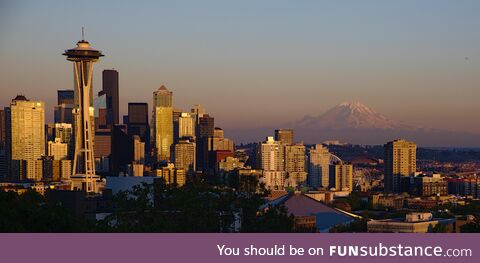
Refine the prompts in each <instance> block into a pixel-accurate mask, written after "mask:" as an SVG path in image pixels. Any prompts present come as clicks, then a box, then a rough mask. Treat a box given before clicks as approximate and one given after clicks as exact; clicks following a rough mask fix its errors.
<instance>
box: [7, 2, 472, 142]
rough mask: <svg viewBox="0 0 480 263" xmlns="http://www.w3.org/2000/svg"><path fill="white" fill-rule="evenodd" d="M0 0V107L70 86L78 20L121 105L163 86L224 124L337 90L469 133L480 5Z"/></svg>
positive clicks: (402, 115) (263, 116) (285, 111)
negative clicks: (115, 77)
mask: <svg viewBox="0 0 480 263" xmlns="http://www.w3.org/2000/svg"><path fill="white" fill-rule="evenodd" d="M123 2H127V1H85V0H83V1H14V0H12V1H5V0H1V1H0V80H1V82H0V90H1V93H0V106H1V107H3V106H7V105H8V103H9V102H10V100H11V99H12V98H13V97H15V95H16V94H17V93H22V94H24V95H26V96H27V97H28V98H29V99H36V100H43V101H45V102H46V103H47V107H48V108H47V120H51V119H52V118H53V117H52V116H53V105H54V103H55V101H56V90H57V89H71V88H73V72H72V65H71V63H70V62H67V61H66V60H65V58H64V57H63V56H62V55H61V53H62V52H63V51H64V50H65V49H68V48H72V47H73V46H74V45H75V43H76V41H78V40H79V39H80V37H81V36H80V31H81V27H82V26H84V27H85V31H86V39H87V40H88V41H90V43H91V44H92V45H93V46H94V47H95V48H98V49H100V50H102V51H103V52H104V54H105V57H104V58H102V60H101V62H99V63H97V64H96V65H95V66H96V68H95V75H94V85H95V90H96V91H98V90H99V89H100V88H101V71H102V69H107V68H115V69H117V70H118V71H119V72H120V96H121V97H120V102H121V112H122V113H126V106H127V103H128V102H143V101H145V102H149V103H151V100H152V92H153V91H154V90H156V89H157V88H158V87H159V86H160V85H161V84H165V85H166V86H167V88H169V89H170V90H172V91H173V92H174V104H175V106H176V107H178V108H183V109H184V110H188V109H189V108H190V106H191V105H193V104H194V103H200V104H202V105H203V106H204V107H205V108H206V109H207V111H208V112H209V113H211V115H213V116H214V117H215V120H216V124H217V125H218V126H221V127H223V128H224V129H226V133H227V135H228V129H232V128H235V127H241V126H248V127H257V126H262V125H267V124H277V123H278V124H281V123H286V122H289V121H292V120H296V119H300V118H301V117H303V116H304V115H306V114H310V115H318V114H320V113H323V112H324V111H325V110H327V109H328V108H330V107H332V106H334V105H336V104H338V103H340V102H342V101H348V100H358V101H361V102H363V103H365V104H367V105H369V106H370V107H372V108H373V109H375V110H377V111H379V112H381V113H383V114H385V115H386V116H388V117H390V118H393V119H395V120H399V121H405V122H408V123H411V124H416V125H422V126H426V127H435V128H444V129H449V130H463V131H471V132H480V117H479V113H480V30H479V29H480V15H479V14H480V1H476V0H471V1H460V0H459V1H454V0H451V1H441V0H430V1H427V0H423V1H413V0H412V1H406V0H397V1H388V0H378V1H359V0H351V1H341V0H340V1H314V0H312V1H293V0H291V1H279V0H271V1H262V0H251V1H246V0H241V1H240V0H237V1H227V0H218V1H193V0H192V1H128V3H123Z"/></svg>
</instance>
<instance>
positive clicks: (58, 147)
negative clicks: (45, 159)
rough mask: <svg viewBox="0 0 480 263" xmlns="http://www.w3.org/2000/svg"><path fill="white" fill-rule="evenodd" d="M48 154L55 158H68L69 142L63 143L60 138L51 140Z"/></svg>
mask: <svg viewBox="0 0 480 263" xmlns="http://www.w3.org/2000/svg"><path fill="white" fill-rule="evenodd" d="M48 156H52V157H53V160H66V159H68V144H66V143H63V142H62V141H61V139H60V138H55V141H49V142H48Z"/></svg>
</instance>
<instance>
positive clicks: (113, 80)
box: [102, 69, 120, 126]
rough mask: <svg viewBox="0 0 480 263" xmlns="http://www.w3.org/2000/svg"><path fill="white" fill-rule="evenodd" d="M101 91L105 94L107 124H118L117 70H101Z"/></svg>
mask: <svg viewBox="0 0 480 263" xmlns="http://www.w3.org/2000/svg"><path fill="white" fill-rule="evenodd" d="M102 84H103V85H102V91H103V93H104V94H105V95H106V96H107V124H108V125H109V126H112V125H114V124H119V118H120V111H119V105H120V102H119V90H118V71H116V70H114V69H106V70H104V71H103V72H102Z"/></svg>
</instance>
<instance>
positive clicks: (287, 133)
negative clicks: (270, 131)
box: [275, 129, 294, 145]
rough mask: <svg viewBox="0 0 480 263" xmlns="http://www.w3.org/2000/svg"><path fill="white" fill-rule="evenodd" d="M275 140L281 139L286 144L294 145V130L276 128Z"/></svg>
mask: <svg viewBox="0 0 480 263" xmlns="http://www.w3.org/2000/svg"><path fill="white" fill-rule="evenodd" d="M275 141H279V142H281V143H283V144H285V145H292V144H293V143H294V140H293V130H291V129H279V130H275Z"/></svg>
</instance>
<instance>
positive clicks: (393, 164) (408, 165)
mask: <svg viewBox="0 0 480 263" xmlns="http://www.w3.org/2000/svg"><path fill="white" fill-rule="evenodd" d="M384 150H385V179H384V182H385V192H387V193H398V192H400V179H401V177H403V176H410V175H413V174H415V172H416V171H417V145H416V144H415V143H413V142H409V141H406V140H394V141H391V142H388V143H386V144H385V145H384Z"/></svg>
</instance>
